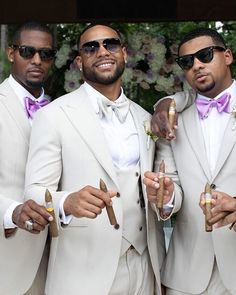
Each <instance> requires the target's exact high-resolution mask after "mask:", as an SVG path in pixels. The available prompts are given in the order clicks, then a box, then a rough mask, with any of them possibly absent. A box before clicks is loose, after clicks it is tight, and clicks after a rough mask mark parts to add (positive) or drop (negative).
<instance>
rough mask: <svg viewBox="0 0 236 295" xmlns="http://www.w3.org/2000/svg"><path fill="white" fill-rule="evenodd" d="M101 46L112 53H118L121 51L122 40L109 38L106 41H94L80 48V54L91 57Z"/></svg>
mask: <svg viewBox="0 0 236 295" xmlns="http://www.w3.org/2000/svg"><path fill="white" fill-rule="evenodd" d="M98 41H100V42H98ZM101 45H102V46H103V47H104V48H105V49H106V50H107V51H109V52H110V53H116V52H118V51H119V50H120V49H121V41H120V39H118V38H107V39H104V40H94V41H89V42H86V43H84V44H83V45H82V46H81V48H80V52H82V53H84V54H85V55H86V56H87V57H90V56H92V55H94V54H95V53H97V52H98V50H99V48H100V46H101Z"/></svg>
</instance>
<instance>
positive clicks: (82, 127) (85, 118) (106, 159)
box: [61, 97, 118, 187]
mask: <svg viewBox="0 0 236 295" xmlns="http://www.w3.org/2000/svg"><path fill="white" fill-rule="evenodd" d="M75 100H78V102H77V103H75V104H74V103H73V104H67V105H64V106H61V108H62V110H63V112H64V113H65V115H66V116H67V118H68V120H70V122H71V124H72V125H73V126H74V128H75V129H76V130H77V132H78V133H79V134H80V136H81V137H82V138H83V140H84V142H86V144H87V146H88V148H89V149H90V150H91V151H92V152H93V154H94V156H95V157H96V159H97V160H98V162H99V163H100V164H101V166H102V167H103V168H104V170H105V171H106V172H107V174H108V175H109V176H110V177H111V179H112V180H113V181H114V183H115V184H116V186H117V187H118V182H117V177H116V173H115V169H114V165H113V162H112V158H111V155H110V152H109V149H108V146H107V144H106V138H105V136H104V133H103V130H102V128H101V125H100V122H99V120H98V118H97V116H96V114H95V112H93V109H92V106H91V104H90V103H89V101H88V97H83V98H82V99H81V98H79V97H76V98H75Z"/></svg>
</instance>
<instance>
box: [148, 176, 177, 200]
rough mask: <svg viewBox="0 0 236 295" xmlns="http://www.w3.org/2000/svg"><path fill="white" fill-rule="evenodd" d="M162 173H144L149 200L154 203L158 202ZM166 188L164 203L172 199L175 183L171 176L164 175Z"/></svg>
mask: <svg viewBox="0 0 236 295" xmlns="http://www.w3.org/2000/svg"><path fill="white" fill-rule="evenodd" d="M160 175H161V172H150V171H147V172H145V173H144V179H143V183H144V184H145V186H146V191H147V196H148V200H149V201H150V202H152V203H155V204H156V203H157V191H158V189H159V188H160V183H159V180H160ZM163 183H164V190H163V203H164V204H166V203H168V202H169V201H170V199H171V196H172V193H173V190H174V185H173V181H172V180H171V178H169V177H166V176H164V181H163Z"/></svg>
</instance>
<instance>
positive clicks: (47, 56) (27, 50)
mask: <svg viewBox="0 0 236 295" xmlns="http://www.w3.org/2000/svg"><path fill="white" fill-rule="evenodd" d="M13 48H14V49H15V50H16V49H18V50H19V54H20V56H21V57H23V58H25V59H28V58H33V57H34V55H35V54H36V52H38V54H39V56H40V58H41V59H42V60H51V59H53V58H54V57H55V56H56V53H57V51H56V50H54V49H50V48H41V49H36V48H34V47H31V46H19V45H13Z"/></svg>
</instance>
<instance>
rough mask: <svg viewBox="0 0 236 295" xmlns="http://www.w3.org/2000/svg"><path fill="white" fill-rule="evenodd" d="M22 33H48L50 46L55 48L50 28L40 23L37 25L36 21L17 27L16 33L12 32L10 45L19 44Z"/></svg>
mask: <svg viewBox="0 0 236 295" xmlns="http://www.w3.org/2000/svg"><path fill="white" fill-rule="evenodd" d="M23 31H40V32H45V33H48V34H49V35H50V36H51V37H52V45H53V47H54V48H55V47H56V44H55V37H54V34H53V33H52V31H51V30H50V28H49V27H48V26H47V25H45V24H42V23H39V22H37V21H28V22H26V23H23V24H21V25H20V26H18V28H17V29H16V31H15V32H14V34H13V36H12V40H11V44H18V43H19V42H20V38H21V33H22V32H23Z"/></svg>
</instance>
